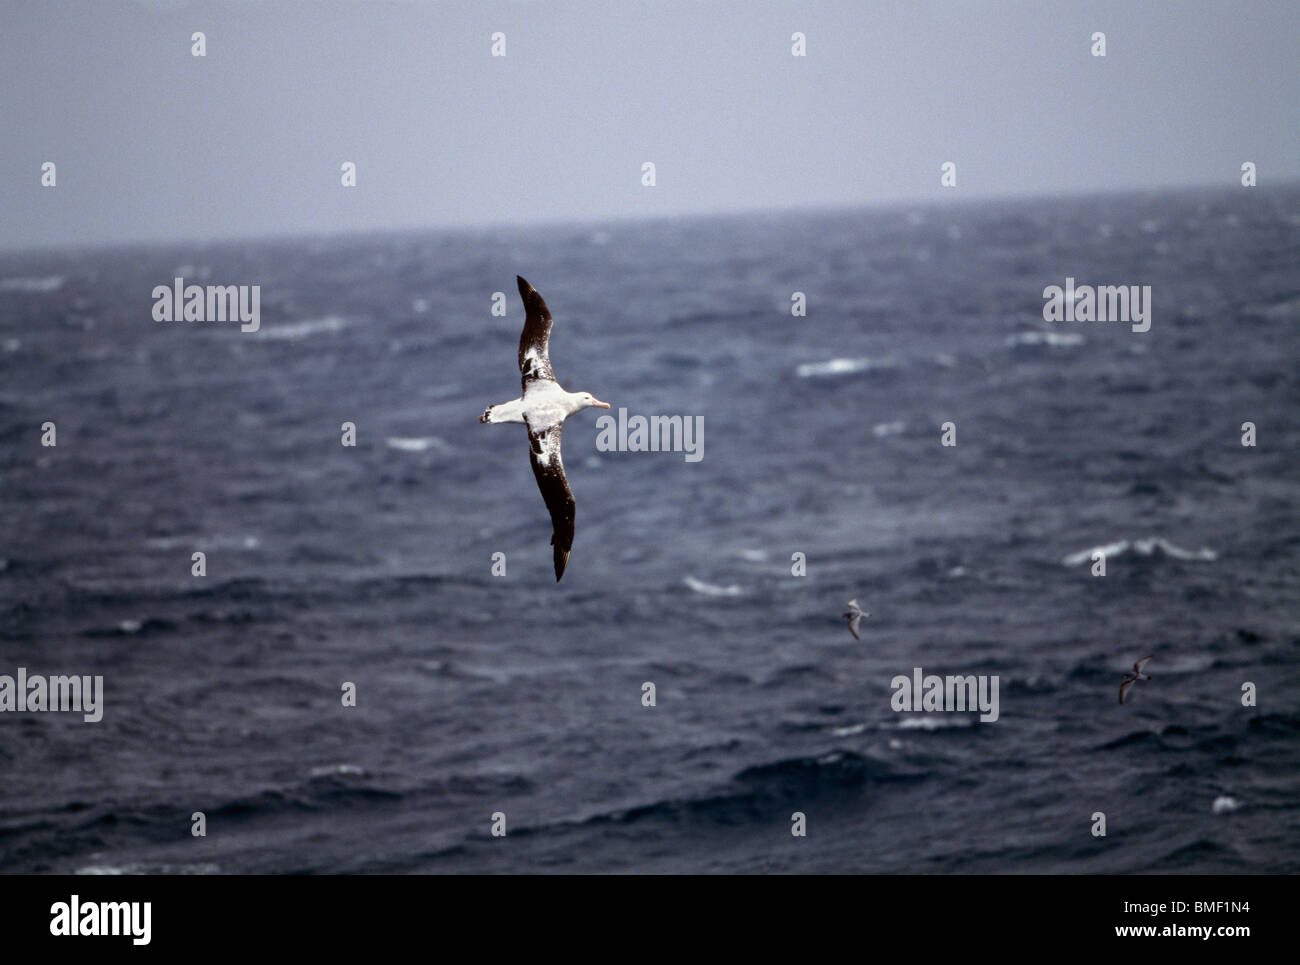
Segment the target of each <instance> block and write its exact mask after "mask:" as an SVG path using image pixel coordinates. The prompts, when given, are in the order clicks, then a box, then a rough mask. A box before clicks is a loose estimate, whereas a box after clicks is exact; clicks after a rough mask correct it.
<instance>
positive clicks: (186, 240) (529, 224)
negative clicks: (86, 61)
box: [0, 178, 1300, 257]
mask: <svg viewBox="0 0 1300 965" xmlns="http://www.w3.org/2000/svg"><path fill="white" fill-rule="evenodd" d="M1273 187H1276V188H1281V189H1283V190H1285V189H1293V190H1294V189H1300V178H1289V179H1286V180H1283V181H1279V182H1277V183H1276V184H1275V185H1273ZM1234 190H1250V191H1258V190H1259V188H1258V186H1255V187H1252V188H1249V189H1246V188H1244V187H1242V186H1240V184H1239V183H1238V186H1237V187H1235V188H1234V187H1233V185H1232V183H1231V182H1230V183H1226V184H1225V183H1224V182H1221V181H1213V182H1196V183H1192V184H1183V185H1135V186H1126V187H1116V188H1101V189H1095V188H1080V189H1075V190H1070V189H1065V190H1061V191H1055V192H1039V193H1017V192H1010V193H996V192H995V193H989V194H974V195H971V194H967V195H965V196H962V195H960V194H955V192H953V189H947V188H939V189H937V191H939V192H944V191H949V192H953V193H954V196H953V197H952V198H951V199H950V200H943V195H942V194H936V195H935V196H933V197H926V198H919V197H918V198H914V199H910V200H903V199H889V200H877V201H848V202H822V203H816V202H815V203H812V204H805V205H777V206H771V207H761V208H760V207H738V208H717V209H711V210H694V211H678V212H673V211H668V212H663V213H650V214H646V213H641V212H637V213H630V214H620V215H603V216H594V217H589V218H563V217H560V218H553V217H543V218H536V219H532V220H529V221H523V222H511V221H503V220H500V219H491V220H486V221H482V222H458V223H445V222H436V223H423V224H409V225H393V226H389V227H367V228H348V229H337V230H330V229H324V230H320V231H312V230H298V231H295V230H292V229H290V230H286V231H278V232H277V231H270V232H252V233H249V234H239V235H217V236H211V237H206V238H202V237H194V236H192V235H191V236H184V235H176V236H167V237H139V238H125V239H121V240H112V239H105V240H99V241H81V242H52V243H48V244H35V245H28V246H26V247H10V246H8V245H6V244H5V243H3V242H0V257H13V256H23V255H41V254H47V255H48V254H74V253H78V252H100V251H104V250H113V249H124V248H170V247H177V246H184V245H191V246H202V247H228V246H233V245H263V244H285V243H292V242H309V241H327V240H337V239H341V238H361V237H367V236H384V235H414V234H457V233H466V234H469V233H475V234H476V233H482V232H485V231H493V230H501V229H505V228H511V229H515V230H519V231H531V230H534V229H536V228H546V227H573V228H583V227H596V226H601V225H620V224H629V223H647V222H648V223H654V222H662V221H692V220H704V219H719V218H745V217H756V216H763V215H787V216H789V215H794V216H797V215H808V216H815V215H819V214H832V213H847V212H853V211H865V210H887V209H894V208H908V207H923V208H925V207H933V206H935V205H938V204H956V205H958V206H967V205H973V204H984V203H1004V204H1028V203H1031V202H1043V201H1053V200H1060V201H1078V200H1082V199H1086V198H1112V197H1113V198H1122V197H1126V196H1132V195H1161V194H1188V193H1196V192H1215V193H1218V192H1221V193H1225V194H1226V193H1229V192H1232V191H1234Z"/></svg>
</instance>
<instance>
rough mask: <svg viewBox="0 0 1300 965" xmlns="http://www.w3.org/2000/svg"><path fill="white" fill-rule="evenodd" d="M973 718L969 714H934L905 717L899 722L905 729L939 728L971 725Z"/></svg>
mask: <svg viewBox="0 0 1300 965" xmlns="http://www.w3.org/2000/svg"><path fill="white" fill-rule="evenodd" d="M972 721H973V718H972V717H970V716H969V715H967V714H932V713H927V714H924V715H922V716H917V717H904V718H903V719H902V720H900V721H899V722H898V726H899V727H900V728H902V729H903V730H918V729H919V730H939V729H940V728H943V727H970V726H971V725H972Z"/></svg>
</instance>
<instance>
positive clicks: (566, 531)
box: [478, 275, 609, 583]
mask: <svg viewBox="0 0 1300 965" xmlns="http://www.w3.org/2000/svg"><path fill="white" fill-rule="evenodd" d="M515 280H516V281H518V283H519V295H520V297H521V298H523V300H524V313H525V314H524V330H523V333H522V334H521V335H520V336H519V374H520V375H521V376H522V378H523V393H522V395H521V396H520V397H519V398H517V399H514V400H512V401H510V402H502V403H500V404H499V405H490V406H488V407H487V408H486V409H485V410H484V411H483V414H482V415H481V416H479V417H478V421H479V422H522V423H523V424H524V425H525V426H526V427H527V428H528V447H529V457H530V458H531V459H532V463H533V475H534V476H535V477H536V478H537V487H538V488H539V489H540V490H541V491H542V499H544V500H545V501H546V508H547V509H548V510H549V511H550V514H551V530H552V532H551V545H552V546H554V547H555V550H554V558H555V582H556V583H558V582H560V577H562V576H563V575H564V567H565V565H566V564H567V563H568V562H569V551H570V550H571V549H572V548H573V516H574V509H575V508H576V506H577V504H576V503H575V502H574V499H573V491H572V490H571V489H569V480H568V479H567V478H566V477H565V475H564V462H563V461H562V460H561V458H560V437H561V434H562V433H563V432H564V420H565V419H567V418H568V417H569V416H571V415H573V414H574V413H575V412H581V411H582V410H583V409H589V408H591V407H592V406H595V407H596V408H599V409H608V408H609V403H608V402H601V401H600V400H599V399H597V398H596V397H595V396H593V395H592V394H591V393H590V392H567V391H565V390H564V389H563V388H561V387H560V383H559V382H557V381H555V371H554V370H553V369H552V368H551V356H550V340H551V313H550V311H549V310H548V309H547V307H546V302H544V301H542V296H541V295H539V294H538V293H537V289H536V288H534V287H533V286H532V285H530V284H528V282H526V281H524V279H523V278H521V277H519V276H518V275H516V276H515Z"/></svg>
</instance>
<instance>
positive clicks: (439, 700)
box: [0, 188, 1300, 874]
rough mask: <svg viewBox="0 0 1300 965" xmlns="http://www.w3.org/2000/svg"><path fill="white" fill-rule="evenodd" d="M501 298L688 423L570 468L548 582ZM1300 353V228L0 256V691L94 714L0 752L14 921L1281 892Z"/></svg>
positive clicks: (1293, 210)
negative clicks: (194, 912) (381, 905)
mask: <svg viewBox="0 0 1300 965" xmlns="http://www.w3.org/2000/svg"><path fill="white" fill-rule="evenodd" d="M516 274H519V275H523V276H524V277H525V278H527V279H528V280H529V281H530V282H532V283H533V284H534V285H535V286H536V287H537V289H538V290H539V291H540V292H541V293H542V295H543V296H544V297H545V299H546V301H547V303H548V304H549V306H550V309H551V312H552V313H553V315H554V318H555V324H554V330H553V333H552V338H551V358H552V361H553V363H554V366H555V370H556V373H557V375H558V377H559V379H560V381H561V382H562V383H563V384H564V385H565V386H566V387H567V388H569V389H571V390H575V391H579V390H581V391H590V392H592V393H593V394H594V395H595V396H596V397H598V398H600V399H603V400H605V401H608V402H610V403H611V404H612V406H613V410H612V411H613V412H614V413H618V411H619V409H620V408H622V409H626V411H627V413H628V414H639V415H642V416H647V417H648V416H652V415H664V416H672V415H679V416H682V417H683V419H695V418H696V417H702V422H701V423H700V425H701V426H702V430H703V431H702V436H701V439H700V442H701V448H700V450H699V454H700V458H699V459H698V460H697V461H691V460H688V459H687V458H686V457H685V454H684V453H682V452H673V451H659V452H635V451H608V447H600V446H598V445H597V441H598V427H597V419H598V418H599V417H600V416H601V415H602V414H603V413H602V412H601V411H600V410H592V411H587V412H583V413H579V414H577V415H575V416H573V417H572V418H571V419H570V420H569V422H568V424H567V425H566V431H565V434H564V458H565V464H566V467H567V470H568V477H569V481H570V484H571V486H572V489H573V492H574V494H575V496H576V499H577V527H576V540H575V544H574V548H573V552H572V556H571V557H570V560H569V564H568V569H567V572H566V573H565V575H564V579H563V581H562V582H560V583H558V584H557V583H556V582H555V579H554V576H553V573H552V569H551V550H550V546H549V545H548V544H549V538H550V522H549V519H548V517H547V514H546V510H545V507H544V506H543V504H542V500H541V497H540V495H539V493H538V491H537V487H536V484H535V482H534V480H533V477H532V472H531V470H530V467H529V464H528V457H527V442H526V439H525V435H524V432H523V430H522V428H521V427H519V426H509V425H507V426H499V425H481V424H479V423H478V421H477V418H478V415H479V414H480V413H481V412H482V411H483V409H484V408H485V407H486V406H488V405H490V404H493V403H497V402H503V401H507V400H509V399H512V398H514V397H515V396H516V395H517V394H518V391H519V378H518V371H517V368H516V360H515V352H516V348H517V343H518V338H519V331H520V328H521V326H522V314H521V309H520V305H519V299H518V295H517V293H516V291H515V275H516ZM176 277H183V278H184V279H185V281H186V283H187V284H189V283H193V284H199V285H249V286H253V285H256V286H260V298H261V302H260V306H261V309H260V310H261V318H260V327H259V329H258V330H257V331H255V332H241V331H240V327H239V325H238V324H236V323H230V322H224V323H223V322H183V321H181V322H158V321H155V320H154V319H153V317H152V315H151V312H152V310H153V306H154V299H153V296H152V295H151V292H152V291H153V289H154V288H155V286H159V285H162V286H171V285H172V283H173V279H174V278H176ZM1067 278H1072V279H1074V283H1073V284H1077V285H1085V284H1089V285H1098V286H1100V285H1137V286H1150V291H1151V303H1150V309H1151V314H1150V323H1151V325H1150V330H1149V331H1146V332H1135V331H1133V330H1132V327H1131V326H1130V325H1129V324H1126V323H1116V322H1096V321H1082V322H1046V321H1044V317H1043V308H1044V295H1043V291H1044V289H1045V288H1046V287H1048V286H1052V285H1057V286H1064V285H1065V284H1066V279H1067ZM495 292H503V293H505V299H506V300H505V305H506V314H505V315H504V316H501V315H494V314H493V312H492V306H493V294H494V293H495ZM796 292H802V293H803V295H804V297H805V299H806V315H802V316H799V315H795V314H792V305H793V304H794V302H793V301H792V297H794V293H796ZM1298 326H1300V189H1295V188H1288V189H1276V188H1270V189H1265V188H1258V189H1240V188H1239V189H1237V190H1235V191H1226V192H1196V191H1191V192H1189V191H1183V192H1176V193H1145V194H1141V193H1139V194H1124V195H1109V196H1104V197H1077V198H1064V199H1043V200H1030V201H1017V202H984V203H962V204H954V205H944V204H934V205H911V206H898V207H882V208H863V209H854V210H840V211H818V212H788V213H768V214H753V215H734V216H719V217H699V218H690V219H680V220H674V219H664V220H646V221H619V222H610V223H602V224H582V225H576V224H575V225H547V226H535V227H527V228H522V229H513V228H512V229H506V228H497V229H492V230H488V229H482V230H462V231H429V232H426V233H398V234H374V235H364V236H352V237H332V238H316V239H311V238H309V239H299V240H265V241H250V242H243V243H222V244H201V245H179V244H178V245H152V246H151V245H136V246H126V247H120V248H87V249H84V250H52V251H32V252H20V253H12V252H10V253H4V254H0V494H2V495H0V654H3V660H0V674H7V675H10V676H13V675H14V674H16V673H17V671H18V668H20V667H21V668H24V669H25V672H26V673H28V674H49V675H53V674H78V675H92V676H93V675H99V676H102V678H103V717H102V720H100V721H98V722H94V723H91V722H86V721H85V720H83V717H82V715H81V714H77V713H41V712H25V713H20V712H16V711H14V712H4V713H0V770H2V771H3V774H4V779H3V781H2V782H0V871H5V872H10V873H15V872H17V873H32V872H38V873H39V872H59V873H67V872H84V873H96V872H99V873H138V872H142V873H220V874H226V873H247V872H259V873H326V874H329V873H464V872H493V873H505V872H524V873H542V872H571V873H688V872H690V873H971V872H975V873H1071V874H1074V873H1107V874H1133V873H1143V874H1145V873H1190V872H1196V873H1261V872H1269V873H1295V872H1297V871H1300V778H1298V775H1300V687H1298V685H1300V627H1298V626H1297V616H1298V615H1300V527H1298V526H1297V514H1296V505H1297V496H1300V458H1298V457H1297V453H1298V452H1300V424H1298V423H1297V421H1296V412H1297V402H1298V401H1300V393H1298V392H1297V378H1296V371H1297V369H1296V361H1297V356H1298V355H1300V353H1298V352H1297V349H1298V348H1300V336H1298V334H1297V331H1298ZM1247 422H1249V423H1252V424H1253V425H1254V427H1255V430H1254V431H1255V433H1256V444H1255V445H1253V446H1245V445H1243V444H1242V438H1243V434H1244V432H1245V430H1243V424H1244V423H1247ZM47 423H53V424H54V428H55V433H56V435H55V439H54V441H55V442H56V444H55V445H53V446H49V445H43V444H42V441H43V438H44V437H45V435H46V432H47V431H46V429H45V428H44V427H45V425H46V424H47ZM344 423H352V424H353V425H354V426H355V442H356V444H355V446H345V445H343V444H342V438H343V434H344V429H343V425H344ZM945 423H951V425H952V428H951V430H950V431H948V433H947V434H948V435H949V441H951V442H955V445H944V444H943V437H944V435H945V429H944V425H945ZM1095 547H1107V550H1106V554H1105V559H1106V572H1105V575H1104V576H1102V575H1094V570H1095V565H1094V563H1093V561H1092V550H1093V548H1095ZM196 552H201V553H203V554H205V557H204V559H205V572H204V575H202V576H195V575H193V567H194V562H193V554H194V553H196ZM496 554H504V556H497V555H496ZM799 554H802V555H799ZM494 560H496V561H498V562H501V563H503V564H504V574H500V573H499V570H500V566H498V567H497V569H498V573H497V574H494V572H493V570H494ZM797 574H801V575H797ZM850 598H857V599H858V600H859V601H860V603H861V605H862V606H863V608H864V609H866V610H869V611H870V613H871V615H870V617H865V618H864V619H863V620H862V624H861V631H860V632H861V635H862V639H861V641H855V640H854V639H853V637H852V636H851V635H850V634H849V632H848V630H847V628H846V626H845V623H844V621H843V619H842V618H841V613H842V612H843V610H844V603H845V601H846V600H848V599H850ZM1146 655H1151V656H1152V658H1153V659H1152V660H1151V662H1150V663H1149V664H1147V665H1146V667H1145V669H1146V670H1147V671H1148V672H1150V673H1151V675H1152V679H1151V680H1150V681H1141V682H1139V683H1138V684H1137V685H1135V687H1134V688H1133V690H1132V691H1130V693H1129V695H1128V699H1127V701H1126V703H1124V704H1123V705H1121V704H1120V703H1119V701H1118V700H1117V690H1118V685H1119V683H1120V680H1121V679H1122V676H1123V674H1124V672H1125V671H1126V670H1128V669H1129V668H1130V667H1131V665H1132V664H1133V662H1134V661H1135V660H1137V659H1138V658H1140V657H1143V656H1146ZM916 668H921V671H922V672H923V673H925V674H937V675H979V676H987V677H989V678H996V679H997V680H998V681H999V691H998V693H999V702H1000V708H999V714H998V718H997V720H994V721H981V720H980V719H979V715H978V714H974V713H969V712H930V713H924V712H915V711H897V710H895V709H894V707H893V705H892V704H893V698H894V696H895V693H896V691H895V689H894V686H893V684H892V681H893V680H894V678H895V677H896V676H899V675H902V676H906V677H910V676H911V675H912V674H913V672H914V670H915V669H916ZM647 683H649V684H653V693H654V701H653V706H647V705H646V704H647V702H648V698H645V696H644V695H646V694H647V693H648V692H649V691H648V689H647V688H646V687H645V685H646V684H647ZM1247 684H1249V685H1252V686H1250V687H1246V691H1251V692H1253V693H1254V699H1253V701H1252V700H1249V699H1245V700H1244V699H1243V693H1244V692H1243V687H1244V686H1245V685H1247ZM349 685H350V687H351V688H352V689H353V690H354V692H355V706H345V700H344V694H345V692H346V691H347V690H348V688H349ZM200 813H201V815H202V819H201V820H202V824H203V829H204V830H205V832H206V833H205V834H204V835H202V836H196V835H195V834H194V833H193V831H194V829H195V827H196V822H198V821H199V820H200V819H199V818H198V817H197V815H198V814H200ZM1098 813H1100V814H1102V815H1104V821H1105V829H1106V833H1105V835H1104V836H1103V835H1099V834H1096V833H1094V832H1095V830H1096V829H1097V827H1098V819H1097V817H1096V815H1097V814H1098ZM800 825H801V826H800ZM494 829H495V830H496V831H497V832H500V831H504V832H505V833H504V834H500V833H497V834H494V833H493V832H494ZM792 830H802V831H804V832H805V833H803V834H795V833H792Z"/></svg>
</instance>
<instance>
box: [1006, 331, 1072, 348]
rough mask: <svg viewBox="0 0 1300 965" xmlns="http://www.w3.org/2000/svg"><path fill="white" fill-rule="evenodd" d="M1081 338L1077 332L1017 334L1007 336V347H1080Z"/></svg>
mask: <svg viewBox="0 0 1300 965" xmlns="http://www.w3.org/2000/svg"><path fill="white" fill-rule="evenodd" d="M1082 344H1083V336H1082V335H1080V334H1078V333H1077V332H1017V333H1016V334H1015V335H1008V336H1007V345H1010V346H1016V345H1050V346H1052V347H1053V348H1065V347H1067V346H1073V345H1082Z"/></svg>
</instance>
